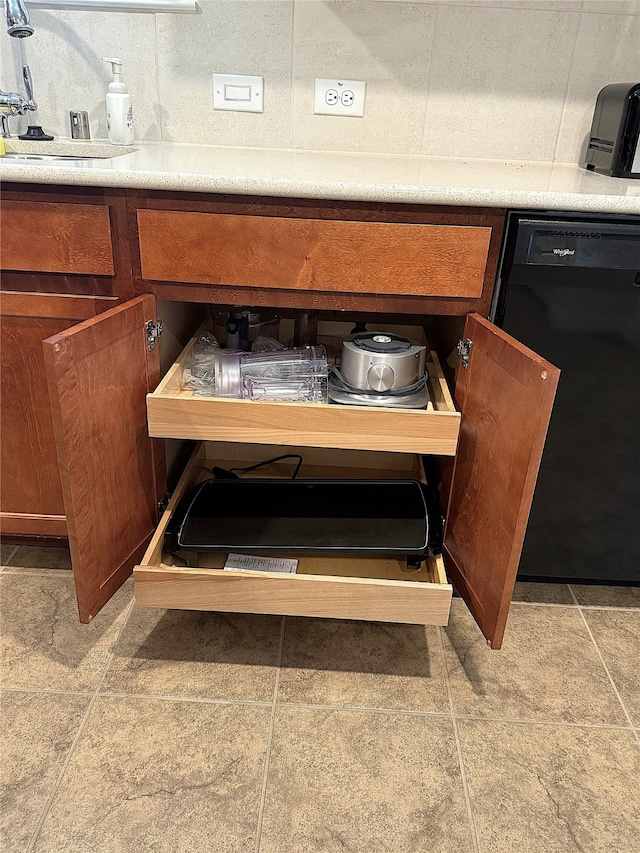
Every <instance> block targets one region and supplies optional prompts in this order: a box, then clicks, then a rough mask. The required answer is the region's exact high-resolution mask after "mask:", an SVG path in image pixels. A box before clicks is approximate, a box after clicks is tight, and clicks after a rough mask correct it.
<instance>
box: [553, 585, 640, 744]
mask: <svg viewBox="0 0 640 853" xmlns="http://www.w3.org/2000/svg"><path fill="white" fill-rule="evenodd" d="M569 589H570V591H571V595H572V596H573V598H574V600H575V602H576V604H578V603H579V602H578V599H577V598H576V595H575V593H574V591H573V590H572V589H571V587H569ZM578 609H579V611H580V616H581V617H582V621H583V622H584V624H585V627H586V629H587V631H588V633H589V636H590V637H591V642H592V643H593V645H594V646H595V649H596V651H597V653H598V657H599V658H600V660H601V662H602V666H603V667H604V671H605V672H606V673H607V676H608V677H609V681H610V682H611V686H612V687H613V691H614V693H615V694H616V696H617V697H618V702H620V707H621V708H622V711H623V713H624V715H625V717H626V718H627V721H628V723H629V727H630V728H631V730H632V732H633V734H634V737H635V739H636V741H637V742H638V745H640V735H639V734H638V732H637V731H636V730H635V729H634V726H633V720H632V719H631V716H630V714H629V712H628V711H627V706H626V705H625V704H624V701H623V699H622V696H621V695H620V691H619V690H618V687H617V685H616V683H615V681H614V680H613V676H612V675H611V671H610V669H609V667H608V666H607V662H606V661H605V659H604V655H603V654H602V652H601V651H600V646H599V645H598V643H597V642H596V638H595V636H594V634H593V631H592V630H591V626H590V625H589V623H588V622H587V617H586V616H585V615H584V613H583V612H582V608H581V607H579V608H578Z"/></svg>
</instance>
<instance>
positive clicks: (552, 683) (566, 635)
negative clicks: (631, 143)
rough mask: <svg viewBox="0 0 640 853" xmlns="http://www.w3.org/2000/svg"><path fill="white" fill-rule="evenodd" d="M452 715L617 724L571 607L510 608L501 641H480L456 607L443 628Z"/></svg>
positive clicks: (605, 682) (617, 709)
mask: <svg viewBox="0 0 640 853" xmlns="http://www.w3.org/2000/svg"><path fill="white" fill-rule="evenodd" d="M443 632H444V638H445V654H446V660H447V667H448V670H449V682H450V685H451V692H452V696H453V701H454V706H455V710H456V713H457V714H462V715H472V716H480V717H494V718H496V717H498V718H516V719H542V720H555V721H558V722H588V723H607V724H614V725H625V724H626V718H625V716H624V713H623V710H622V708H621V706H620V703H619V701H618V699H617V697H616V695H615V691H614V690H613V688H612V686H611V682H610V681H609V678H608V677H607V674H606V671H605V668H604V667H603V666H602V661H601V660H600V657H599V655H598V652H597V650H596V648H595V646H594V645H593V642H592V640H591V638H590V636H589V632H588V631H587V628H586V626H585V624H584V622H583V621H582V617H581V616H580V612H579V610H578V608H570V607H544V606H541V607H534V606H530V605H518V604H514V605H512V607H511V612H510V614H509V621H508V622H507V630H506V633H505V638H504V645H503V646H502V649H500V650H499V651H492V650H491V649H489V648H488V647H487V645H486V642H485V640H484V637H483V636H482V634H481V633H480V631H479V630H478V628H477V626H476V624H475V622H474V621H473V618H472V617H471V615H470V614H469V611H468V610H467V609H466V607H465V606H464V604H462V603H461V602H459V601H454V602H452V608H451V619H450V622H449V626H448V627H447V628H444V629H443Z"/></svg>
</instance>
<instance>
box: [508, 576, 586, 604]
mask: <svg viewBox="0 0 640 853" xmlns="http://www.w3.org/2000/svg"><path fill="white" fill-rule="evenodd" d="M512 600H513V601H526V602H528V603H530V604H575V602H574V600H573V598H572V597H571V593H570V591H569V587H568V586H567V585H566V583H523V582H521V581H519V582H518V583H517V584H516V585H515V588H514V590H513V598H512Z"/></svg>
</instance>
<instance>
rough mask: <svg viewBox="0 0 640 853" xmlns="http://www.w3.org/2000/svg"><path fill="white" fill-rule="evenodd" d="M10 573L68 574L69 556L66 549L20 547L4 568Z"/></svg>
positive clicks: (33, 546)
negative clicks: (40, 572)
mask: <svg viewBox="0 0 640 853" xmlns="http://www.w3.org/2000/svg"><path fill="white" fill-rule="evenodd" d="M6 569H7V570H8V571H12V572H39V571H43V572H45V573H49V572H52V571H54V570H55V571H56V573H64V574H68V573H69V572H70V571H71V556H70V554H69V549H68V548H45V547H43V546H36V545H21V546H20V547H19V548H18V550H17V551H16V553H15V554H14V555H13V557H12V558H11V561H10V564H9V565H8V566H7V567H6Z"/></svg>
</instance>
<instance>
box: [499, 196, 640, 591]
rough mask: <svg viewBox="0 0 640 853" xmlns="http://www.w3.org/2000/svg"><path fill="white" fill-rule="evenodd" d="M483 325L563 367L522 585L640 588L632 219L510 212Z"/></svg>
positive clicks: (637, 293)
mask: <svg viewBox="0 0 640 853" xmlns="http://www.w3.org/2000/svg"><path fill="white" fill-rule="evenodd" d="M491 319H492V320H494V322H495V323H496V324H497V325H499V326H501V327H502V328H503V329H505V331H507V332H509V334H512V335H513V336H514V337H515V338H517V339H518V340H519V341H522V343H524V344H526V345H527V346H529V347H531V349H533V350H535V352H537V353H539V354H540V355H542V356H543V357H544V358H546V359H548V360H549V361H551V362H552V363H553V364H555V365H556V366H557V367H559V368H560V369H561V371H562V374H561V376H560V385H559V388H558V393H557V396H556V400H555V404H554V410H553V415H552V418H551V424H550V426H549V432H548V435H547V441H546V445H545V451H544V456H543V459H542V465H541V467H540V473H539V476H538V483H537V486H536V492H535V497H534V501H533V506H532V509H531V516H530V520H529V526H528V529H527V535H526V538H525V543H524V549H523V552H522V558H521V561H520V571H519V579H520V580H555V581H566V582H571V581H582V582H592V583H608V584H635V585H637V584H640V217H637V216H630V217H624V218H622V217H614V216H602V217H601V216H588V215H585V214H558V213H557V212H553V213H549V214H543V213H540V212H539V211H538V212H531V213H526V212H512V213H510V214H509V218H508V223H507V231H506V239H505V243H504V249H503V257H502V262H501V267H500V272H499V274H498V281H497V286H496V291H495V295H494V303H493V306H492V312H491Z"/></svg>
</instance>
